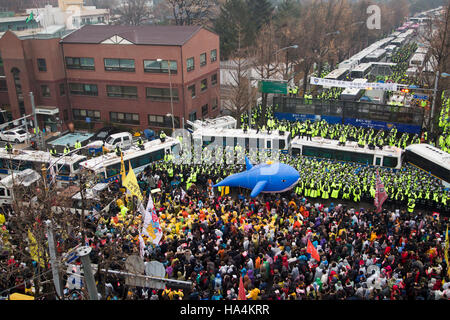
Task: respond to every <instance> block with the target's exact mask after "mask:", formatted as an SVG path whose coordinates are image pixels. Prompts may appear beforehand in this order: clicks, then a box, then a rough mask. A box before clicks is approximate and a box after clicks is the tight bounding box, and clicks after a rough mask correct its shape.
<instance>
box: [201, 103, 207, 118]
mask: <svg viewBox="0 0 450 320" xmlns="http://www.w3.org/2000/svg"><path fill="white" fill-rule="evenodd" d="M207 115H208V105H207V104H205V105H204V106H202V117H203V118H204V117H206V116H207Z"/></svg>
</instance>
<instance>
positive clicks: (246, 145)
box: [245, 138, 250, 151]
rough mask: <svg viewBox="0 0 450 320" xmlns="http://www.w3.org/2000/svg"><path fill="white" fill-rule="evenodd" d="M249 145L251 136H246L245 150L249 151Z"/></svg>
mask: <svg viewBox="0 0 450 320" xmlns="http://www.w3.org/2000/svg"><path fill="white" fill-rule="evenodd" d="M249 147H250V139H249V138H245V150H247V151H248V148H249Z"/></svg>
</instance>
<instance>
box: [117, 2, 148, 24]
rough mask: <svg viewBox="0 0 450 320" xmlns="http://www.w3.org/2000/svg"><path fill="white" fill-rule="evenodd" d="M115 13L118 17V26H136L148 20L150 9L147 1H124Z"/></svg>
mask: <svg viewBox="0 0 450 320" xmlns="http://www.w3.org/2000/svg"><path fill="white" fill-rule="evenodd" d="M115 12H116V13H117V14H119V15H120V19H119V21H118V23H119V24H124V25H131V26H138V25H141V24H143V23H144V22H145V21H146V20H147V19H148V18H149V16H150V14H151V9H150V7H149V5H148V1H147V0H124V1H123V2H122V3H121V5H120V6H118V7H117V8H116V10H115Z"/></svg>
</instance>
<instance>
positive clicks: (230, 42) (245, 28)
mask: <svg viewBox="0 0 450 320" xmlns="http://www.w3.org/2000/svg"><path fill="white" fill-rule="evenodd" d="M213 25H214V31H215V32H216V33H217V34H218V35H219V36H220V55H221V57H222V58H223V59H224V60H226V59H228V58H229V57H230V54H231V53H233V52H235V51H236V49H237V48H238V46H240V47H241V48H246V47H248V46H249V45H250V44H251V43H252V42H253V39H254V34H255V31H254V26H253V24H252V23H251V15H250V12H249V8H248V6H247V2H246V1H245V0H227V1H226V2H225V4H223V5H222V6H221V8H220V13H219V16H218V17H217V18H216V19H215V20H214V21H213ZM239 42H240V43H239Z"/></svg>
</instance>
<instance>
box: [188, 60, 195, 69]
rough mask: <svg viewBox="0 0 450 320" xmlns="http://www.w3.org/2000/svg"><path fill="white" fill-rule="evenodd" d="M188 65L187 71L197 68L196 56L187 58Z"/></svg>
mask: <svg viewBox="0 0 450 320" xmlns="http://www.w3.org/2000/svg"><path fill="white" fill-rule="evenodd" d="M186 66H187V71H192V70H194V69H195V60H194V57H192V58H189V59H187V61H186Z"/></svg>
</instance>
